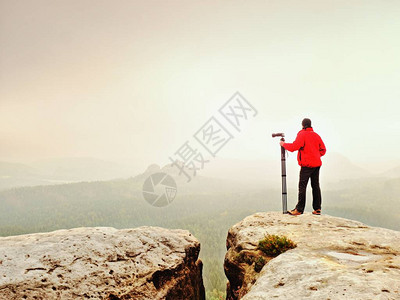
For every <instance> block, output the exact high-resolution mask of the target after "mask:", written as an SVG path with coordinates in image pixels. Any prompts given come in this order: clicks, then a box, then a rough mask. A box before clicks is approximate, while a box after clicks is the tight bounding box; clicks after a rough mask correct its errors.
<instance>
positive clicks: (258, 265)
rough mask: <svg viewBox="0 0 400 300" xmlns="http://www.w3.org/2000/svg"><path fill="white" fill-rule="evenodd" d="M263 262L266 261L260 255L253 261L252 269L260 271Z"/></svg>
mask: <svg viewBox="0 0 400 300" xmlns="http://www.w3.org/2000/svg"><path fill="white" fill-rule="evenodd" d="M265 263H266V261H265V259H264V258H263V257H262V256H260V257H258V258H257V259H256V260H255V263H254V271H256V272H257V273H259V272H260V271H261V269H262V268H263V267H264V265H265Z"/></svg>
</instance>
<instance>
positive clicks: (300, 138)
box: [283, 127, 326, 168]
mask: <svg viewBox="0 0 400 300" xmlns="http://www.w3.org/2000/svg"><path fill="white" fill-rule="evenodd" d="M283 148H285V149H286V150H288V151H290V152H293V151H296V150H299V152H298V153H297V161H298V162H299V165H300V166H302V167H309V168H315V167H319V166H321V165H322V162H321V156H323V155H325V153H326V148H325V145H324V142H323V141H322V139H321V137H320V136H319V135H318V134H317V133H315V132H314V130H313V129H312V128H311V127H309V128H306V129H302V130H300V131H299V133H298V134H297V137H296V140H295V141H294V142H293V143H284V144H283Z"/></svg>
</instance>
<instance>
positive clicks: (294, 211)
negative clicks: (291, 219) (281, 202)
mask: <svg viewBox="0 0 400 300" xmlns="http://www.w3.org/2000/svg"><path fill="white" fill-rule="evenodd" d="M288 214H289V215H292V216H298V215H301V214H302V212H300V211H298V210H297V208H295V209H293V210H289V211H288Z"/></svg>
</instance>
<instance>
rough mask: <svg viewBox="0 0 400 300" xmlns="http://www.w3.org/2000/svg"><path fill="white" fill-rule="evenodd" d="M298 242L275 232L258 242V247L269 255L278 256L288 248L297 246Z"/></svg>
mask: <svg viewBox="0 0 400 300" xmlns="http://www.w3.org/2000/svg"><path fill="white" fill-rule="evenodd" d="M296 246H297V245H296V243H295V242H293V241H292V240H290V239H289V238H287V237H286V236H283V235H282V236H280V235H275V234H268V235H266V236H265V238H264V239H262V240H260V241H259V242H258V249H260V250H261V251H262V252H264V253H265V254H266V255H268V256H272V257H276V256H278V255H279V254H281V253H283V252H286V251H287V250H290V249H293V248H296Z"/></svg>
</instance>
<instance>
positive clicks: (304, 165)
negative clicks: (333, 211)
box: [280, 118, 326, 216]
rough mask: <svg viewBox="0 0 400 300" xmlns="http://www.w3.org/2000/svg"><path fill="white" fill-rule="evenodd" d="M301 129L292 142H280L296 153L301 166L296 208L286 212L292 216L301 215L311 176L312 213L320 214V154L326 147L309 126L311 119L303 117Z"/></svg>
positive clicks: (324, 151) (321, 154) (323, 153)
mask: <svg viewBox="0 0 400 300" xmlns="http://www.w3.org/2000/svg"><path fill="white" fill-rule="evenodd" d="M301 125H302V126H303V129H302V130H300V131H299V133H298V134H297V137H296V140H295V141H294V142H293V143H285V142H282V141H281V142H280V145H281V146H282V147H283V148H285V149H286V150H288V151H290V152H293V151H297V150H298V151H299V152H298V153H297V161H298V163H299V165H300V166H301V170H300V178H299V200H298V202H297V205H296V208H295V209H293V210H291V211H289V212H288V213H289V214H291V215H294V216H297V215H301V214H302V213H303V212H304V207H305V205H306V189H307V184H308V179H310V178H311V187H312V195H313V208H314V211H313V214H314V215H320V214H321V189H320V187H319V169H320V168H321V165H322V162H321V156H323V155H325V153H326V148H325V145H324V142H323V141H322V139H321V137H320V136H319V135H318V134H317V133H315V132H314V130H313V128H312V127H311V120H310V119H307V118H306V119H304V120H303V121H302V123H301Z"/></svg>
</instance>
